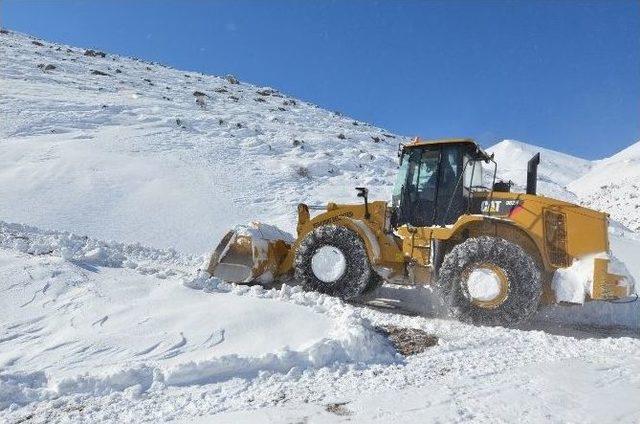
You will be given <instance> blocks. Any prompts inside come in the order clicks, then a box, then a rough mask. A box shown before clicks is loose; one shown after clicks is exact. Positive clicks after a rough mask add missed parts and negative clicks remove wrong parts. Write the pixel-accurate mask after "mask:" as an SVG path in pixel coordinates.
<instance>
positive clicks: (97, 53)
mask: <svg viewBox="0 0 640 424" xmlns="http://www.w3.org/2000/svg"><path fill="white" fill-rule="evenodd" d="M84 55H85V56H91V57H106V56H107V54H106V53H105V52H101V51H97V50H91V49H88V50H85V51H84Z"/></svg>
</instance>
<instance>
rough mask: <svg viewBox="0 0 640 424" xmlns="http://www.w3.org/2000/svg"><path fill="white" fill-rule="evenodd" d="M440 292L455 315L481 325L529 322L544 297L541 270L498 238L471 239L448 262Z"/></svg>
mask: <svg viewBox="0 0 640 424" xmlns="http://www.w3.org/2000/svg"><path fill="white" fill-rule="evenodd" d="M437 286H438V289H439V291H440V294H441V296H442V299H443V301H444V303H445V304H446V306H447V307H448V309H449V311H450V314H451V315H452V316H453V317H455V318H457V319H459V320H461V321H465V322H469V323H473V324H479V325H512V324H515V323H517V322H519V321H522V320H525V319H527V318H529V317H530V316H531V315H532V314H533V313H535V311H536V310H537V308H538V304H539V303H540V297H541V296H542V277H541V272H540V268H539V267H538V265H537V264H536V262H535V261H534V260H533V258H532V257H531V256H530V255H529V254H528V253H527V252H526V251H525V250H524V249H522V248H521V247H520V246H518V245H516V244H514V243H511V242H509V241H507V240H504V239H502V238H497V237H489V236H481V237H477V238H470V239H468V240H465V241H464V242H462V243H460V244H458V245H457V246H455V247H454V248H453V249H451V251H450V252H449V253H448V254H447V255H446V256H445V258H444V261H443V262H442V266H441V267H440V270H439V273H438V280H437Z"/></svg>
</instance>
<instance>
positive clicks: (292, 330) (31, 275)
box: [0, 223, 399, 409]
mask: <svg viewBox="0 0 640 424" xmlns="http://www.w3.org/2000/svg"><path fill="white" fill-rule="evenodd" d="M0 247H1V248H0V275H2V279H1V281H0V291H1V292H2V293H3V296H2V297H1V298H0V330H1V331H0V334H2V337H1V340H0V342H1V343H2V350H0V409H1V408H8V407H12V408H15V407H17V406H18V405H24V404H26V403H30V402H38V401H43V400H46V399H55V398H57V397H60V396H68V395H82V396H104V395H108V394H110V393H114V392H122V391H124V392H126V393H127V395H131V396H137V395H139V394H140V393H143V392H147V391H150V390H151V391H153V390H162V389H163V388H165V387H169V386H188V385H194V384H195V385H200V384H210V383H215V382H220V381H225V380H229V379H234V378H241V379H252V378H254V377H255V376H257V375H259V374H260V373H264V372H268V373H284V374H287V375H290V376H291V377H292V378H294V377H295V376H298V375H299V374H300V373H302V372H303V371H305V370H308V369H313V368H321V367H327V366H328V367H332V366H337V365H340V366H343V365H344V364H353V366H365V365H367V364H372V363H389V362H395V361H397V360H399V358H397V357H396V354H395V351H394V350H393V348H392V347H391V346H390V345H389V344H388V342H387V340H386V339H385V338H384V337H382V336H381V335H379V334H378V333H376V332H375V331H373V330H372V329H371V327H370V325H369V324H368V322H367V321H366V320H363V319H362V318H359V317H358V316H356V315H354V314H353V311H352V310H350V309H348V308H346V307H345V305H344V304H343V303H342V302H340V301H339V300H337V299H333V298H330V297H327V296H324V295H320V294H318V293H304V292H302V290H300V288H298V287H293V288H292V287H288V286H286V285H285V286H283V287H282V288H281V289H280V290H265V289H264V288H262V287H251V288H250V287H247V286H234V285H230V284H226V283H223V282H220V281H217V280H215V279H210V278H207V277H206V276H204V275H194V274H193V272H188V271H187V268H188V267H189V266H194V264H195V263H198V259H197V258H190V257H185V256H181V255H179V254H177V253H176V252H173V251H162V250H155V249H151V248H146V247H143V246H140V245H124V244H119V243H108V242H101V241H98V240H94V239H90V238H87V237H81V236H77V235H73V234H69V233H64V232H53V231H40V230H38V229H36V228H33V227H26V226H22V225H17V224H6V223H0ZM192 269H193V268H192ZM158 277H161V278H158ZM194 289H198V290H194ZM302 323H303V324H302ZM11 405H14V406H11Z"/></svg>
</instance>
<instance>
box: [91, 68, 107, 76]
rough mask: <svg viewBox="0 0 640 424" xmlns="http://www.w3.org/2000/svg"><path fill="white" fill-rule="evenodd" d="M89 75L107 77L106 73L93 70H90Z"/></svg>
mask: <svg viewBox="0 0 640 424" xmlns="http://www.w3.org/2000/svg"><path fill="white" fill-rule="evenodd" d="M91 74H92V75H102V76H104V77H108V76H109V74H107V73H106V72H102V71H96V70H95V69H92V70H91Z"/></svg>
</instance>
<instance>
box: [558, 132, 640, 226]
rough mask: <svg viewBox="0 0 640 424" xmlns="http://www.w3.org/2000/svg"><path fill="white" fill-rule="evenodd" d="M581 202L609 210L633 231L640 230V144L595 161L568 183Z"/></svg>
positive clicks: (614, 217) (613, 216)
mask: <svg viewBox="0 0 640 424" xmlns="http://www.w3.org/2000/svg"><path fill="white" fill-rule="evenodd" d="M568 187H569V189H571V190H573V191H574V192H575V193H576V194H577V195H578V196H580V199H581V201H582V203H584V204H586V205H589V206H590V207H593V208H595V209H600V210H604V211H607V212H608V213H609V214H611V217H612V218H613V219H615V220H618V221H620V222H622V223H623V224H625V225H626V226H627V227H629V228H630V229H632V230H635V231H638V230H640V194H639V193H640V141H639V142H637V143H635V144H633V145H631V146H629V147H628V148H626V149H624V150H622V151H621V152H619V153H617V154H615V155H613V156H611V157H610V158H606V159H603V160H600V161H595V163H594V165H593V167H592V168H591V170H590V171H589V172H588V173H586V174H585V175H583V176H582V177H581V178H579V179H576V180H574V181H573V182H571V183H570V184H569V186H568Z"/></svg>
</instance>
